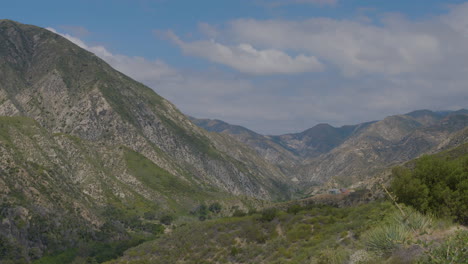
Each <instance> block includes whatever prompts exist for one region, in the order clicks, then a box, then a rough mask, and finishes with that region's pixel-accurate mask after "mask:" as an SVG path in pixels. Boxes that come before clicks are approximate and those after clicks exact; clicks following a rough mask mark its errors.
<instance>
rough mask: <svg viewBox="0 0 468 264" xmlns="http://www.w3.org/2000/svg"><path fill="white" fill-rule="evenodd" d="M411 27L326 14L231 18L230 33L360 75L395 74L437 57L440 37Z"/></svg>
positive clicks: (235, 38) (236, 36)
mask: <svg viewBox="0 0 468 264" xmlns="http://www.w3.org/2000/svg"><path fill="white" fill-rule="evenodd" d="M402 23H404V24H407V23H406V22H402ZM408 26H409V27H410V28H408ZM411 27H416V26H415V25H411V24H410V25H404V26H393V25H387V26H383V27H379V26H374V25H370V24H368V23H363V22H359V21H351V20H334V19H329V18H313V19H308V20H303V21H283V20H264V21H261V20H254V19H239V20H235V21H232V22H231V24H230V32H229V34H231V37H232V38H233V39H234V40H235V41H239V42H240V41H247V42H250V43H253V44H254V45H258V46H260V47H271V48H275V49H280V50H281V49H288V50H295V51H297V52H304V53H306V54H307V53H308V54H313V55H314V56H316V57H318V58H319V59H320V60H322V61H325V62H329V63H331V64H333V65H335V66H336V67H338V68H339V69H341V70H342V72H343V73H345V74H346V75H349V76H353V75H356V74H360V73H379V74H387V75H393V74H400V73H406V72H411V71H414V70H417V69H419V68H421V67H425V66H427V65H428V64H429V65H430V64H434V63H437V62H438V59H440V42H441V41H442V40H440V39H439V38H438V37H437V36H435V35H432V34H430V33H427V32H425V31H414V30H413V29H412V28H411Z"/></svg>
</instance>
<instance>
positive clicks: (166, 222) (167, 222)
mask: <svg viewBox="0 0 468 264" xmlns="http://www.w3.org/2000/svg"><path fill="white" fill-rule="evenodd" d="M159 221H160V222H161V224H163V225H170V224H172V221H174V217H173V216H172V215H163V216H161V218H160V219H159Z"/></svg>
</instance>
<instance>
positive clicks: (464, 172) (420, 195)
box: [391, 155, 468, 224]
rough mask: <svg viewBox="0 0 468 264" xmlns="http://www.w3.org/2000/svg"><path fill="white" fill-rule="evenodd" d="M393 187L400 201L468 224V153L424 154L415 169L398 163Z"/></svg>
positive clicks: (425, 211)
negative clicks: (457, 155) (448, 155)
mask: <svg viewBox="0 0 468 264" xmlns="http://www.w3.org/2000/svg"><path fill="white" fill-rule="evenodd" d="M391 190H392V191H393V192H394V194H395V195H396V196H397V198H398V201H399V202H402V203H404V204H407V205H410V206H412V207H414V208H416V209H417V210H418V211H420V212H423V213H431V214H434V215H436V216H438V217H446V216H452V217H453V218H454V219H455V220H457V221H458V222H459V223H462V224H468V155H465V156H463V157H460V158H458V159H455V160H448V159H447V158H441V157H437V156H423V157H422V158H420V159H418V160H417V161H416V164H415V167H414V169H413V170H410V169H407V168H402V167H397V168H395V169H394V170H393V181H392V184H391Z"/></svg>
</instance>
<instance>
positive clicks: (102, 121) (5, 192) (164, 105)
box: [0, 20, 468, 261]
mask: <svg viewBox="0 0 468 264" xmlns="http://www.w3.org/2000/svg"><path fill="white" fill-rule="evenodd" d="M0 44H1V45H0V156H1V158H0V201H1V204H0V252H1V254H2V255H1V256H0V260H1V257H3V258H9V259H11V258H17V259H19V260H24V261H30V260H33V259H37V258H39V257H41V256H43V255H47V254H53V253H54V252H59V251H63V250H65V249H67V248H73V247H77V246H78V245H80V244H87V243H90V241H101V242H109V241H119V240H125V239H128V238H129V237H132V236H134V235H135V234H146V233H148V229H149V228H150V227H151V225H152V224H153V222H152V220H154V218H155V217H154V216H156V217H160V216H163V215H167V214H172V215H187V214H189V212H190V211H193V210H196V209H197V208H198V207H200V206H202V205H205V204H208V203H213V202H220V203H222V204H223V207H224V208H226V210H235V208H243V209H254V208H256V207H259V206H261V205H262V204H264V203H268V202H271V201H278V200H288V199H291V198H294V197H298V196H301V195H304V194H309V193H314V192H316V191H317V190H318V188H321V187H322V186H327V185H329V186H336V187H340V186H343V187H348V186H358V185H365V183H366V181H368V180H371V179H373V178H375V177H376V176H378V175H380V174H381V173H382V172H384V171H385V169H387V168H388V167H389V166H391V165H393V164H398V163H401V162H404V161H407V160H410V159H413V158H415V157H417V156H419V155H421V154H424V153H431V152H434V151H439V150H443V149H446V148H450V147H453V146H456V145H459V144H462V143H465V142H467V141H468V111H467V110H460V111H452V112H450V111H447V112H431V111H428V110H421V111H415V112H411V113H408V114H405V115H396V116H390V117H387V118H385V119H383V120H381V121H373V122H368V123H363V124H358V125H350V126H343V127H339V128H335V127H333V126H330V125H328V124H320V125H317V126H315V127H313V128H311V129H308V130H306V131H304V132H301V133H297V134H286V135H280V136H264V135H260V134H257V133H255V132H253V131H251V130H249V129H246V128H243V127H241V126H234V125H230V124H227V123H225V122H223V121H219V120H207V119H195V118H190V117H187V116H186V115H184V114H183V113H181V112H180V111H179V110H178V109H177V107H176V106H174V105H173V104H172V103H170V102H169V101H167V100H165V99H164V98H162V97H161V96H159V95H158V94H156V93H155V92H154V91H153V90H152V89H150V88H148V87H146V86H145V85H143V84H141V83H139V82H137V81H135V80H132V79H131V78H129V77H127V76H125V75H124V74H122V73H120V72H118V71H116V70H115V69H113V68H112V67H110V66H109V65H108V64H107V63H106V62H104V61H103V60H101V59H100V58H98V57H97V56H95V55H94V54H92V53H90V52H88V51H86V50H84V49H82V48H80V47H78V46H77V45H75V44H73V43H72V42H70V41H68V40H67V39H65V38H63V37H62V36H60V35H57V34H55V33H53V32H50V31H48V30H46V29H43V28H40V27H36V26H32V25H25V24H21V23H18V22H14V21H11V20H0ZM154 89H155V90H157V89H158V87H154Z"/></svg>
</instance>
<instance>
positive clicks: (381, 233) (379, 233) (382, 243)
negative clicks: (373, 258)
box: [364, 224, 410, 253]
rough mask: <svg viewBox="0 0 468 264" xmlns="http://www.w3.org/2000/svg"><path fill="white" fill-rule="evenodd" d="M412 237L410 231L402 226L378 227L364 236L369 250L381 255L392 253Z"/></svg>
mask: <svg viewBox="0 0 468 264" xmlns="http://www.w3.org/2000/svg"><path fill="white" fill-rule="evenodd" d="M409 237H410V232H409V230H408V229H407V228H406V227H405V226H403V225H400V224H389V225H383V226H378V227H376V228H374V229H372V230H369V231H368V232H367V233H366V234H365V235H364V241H365V243H366V245H367V248H368V249H369V250H372V251H377V252H381V253H390V252H391V251H392V250H393V249H395V248H396V247H397V246H398V245H401V244H404V243H405V242H406V240H407V239H408V238H409Z"/></svg>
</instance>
